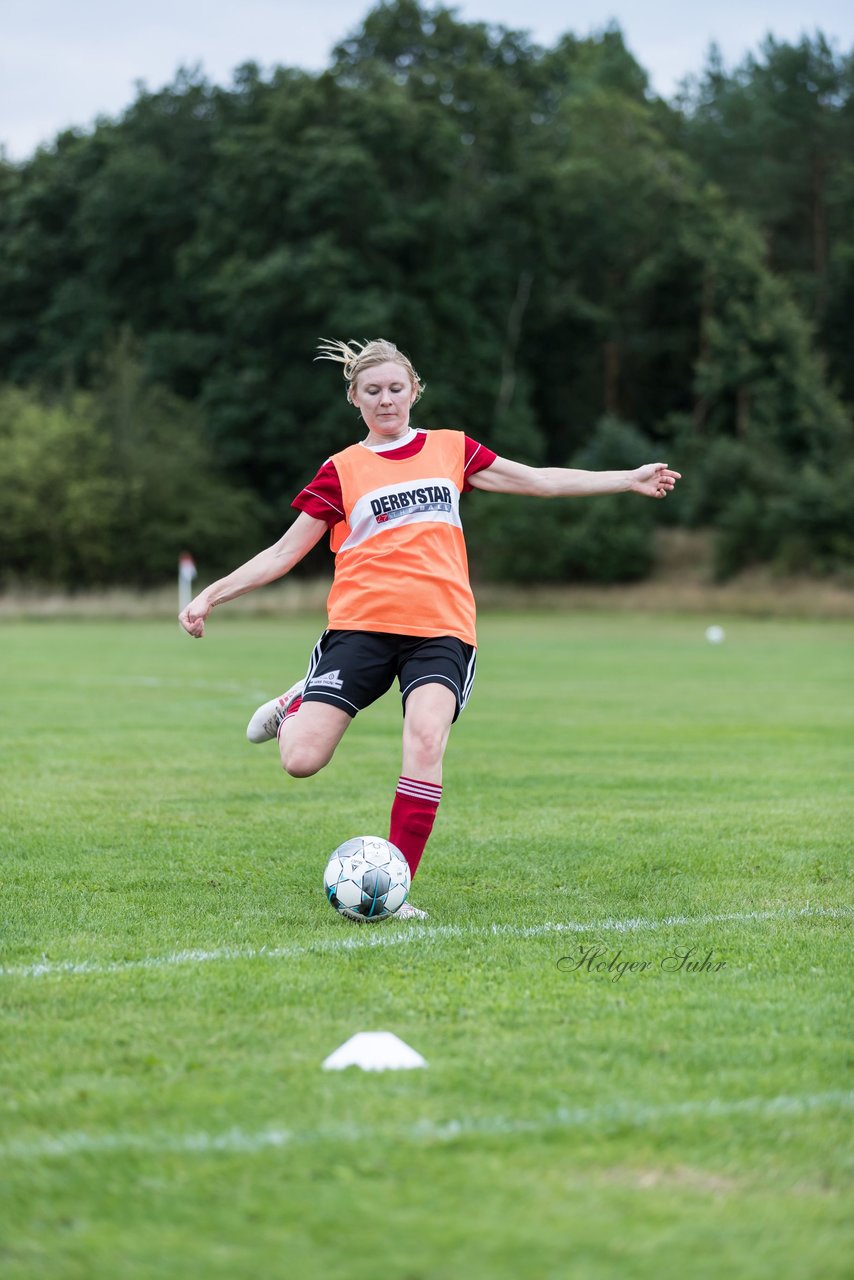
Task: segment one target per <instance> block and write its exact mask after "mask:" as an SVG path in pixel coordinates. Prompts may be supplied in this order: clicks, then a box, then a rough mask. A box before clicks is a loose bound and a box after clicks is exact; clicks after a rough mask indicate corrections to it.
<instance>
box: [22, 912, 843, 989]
mask: <svg viewBox="0 0 854 1280" xmlns="http://www.w3.org/2000/svg"><path fill="white" fill-rule="evenodd" d="M852 916H854V907H813V906H809V905H808V906H805V907H777V908H774V909H772V910H769V911H728V912H723V913H722V914H720V915H698V916H663V917H662V918H660V919H652V920H649V919H646V918H644V917H643V916H633V917H630V918H629V919H625V920H615V919H611V918H608V919H605V920H587V921H583V922H582V921H577V920H564V921H560V922H557V923H554V924H536V925H514V924H492V925H460V924H439V925H422V924H415V923H413V924H410V925H405V926H403V927H398V926H397V925H395V923H394V922H393V921H385V922H382V923H378V924H376V925H374V926H373V927H369V926H364V927H363V928H361V929H358V932H354V933H351V934H350V935H349V936H348V937H344V938H324V939H318V940H317V941H316V942H309V943H293V944H291V945H290V946H286V947H217V948H216V949H215V950H211V951H204V950H186V951H172V952H169V953H168V954H166V955H160V956H141V957H140V958H139V959H137V960H47V959H44V960H39V961H37V962H36V963H34V964H26V965H5V966H0V978H44V977H50V976H53V975H86V974H109V973H127V972H131V971H133V970H139V969H153V970H158V969H171V968H175V967H177V966H183V965H194V964H211V963H213V962H216V961H219V962H222V961H229V960H292V959H295V958H296V957H297V956H303V955H310V954H316V953H318V952H339V951H362V950H364V949H365V948H370V947H400V946H408V945H409V944H411V943H419V942H420V943H424V942H432V941H434V940H436V941H438V940H442V939H446V938H466V939H468V938H472V939H474V938H492V937H501V938H503V937H509V938H541V937H545V936H548V935H550V934H554V935H557V936H560V935H561V934H573V933H592V934H596V933H634V932H644V931H646V932H650V931H655V930H659V929H669V928H673V927H677V926H678V927H682V926H685V927H690V928H698V927H704V926H706V925H711V924H732V923H734V924H753V923H761V922H762V921H765V920H798V919H803V918H807V917H820V918H823V919H850V918H851V917H852Z"/></svg>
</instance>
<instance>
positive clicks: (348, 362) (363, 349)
mask: <svg viewBox="0 0 854 1280" xmlns="http://www.w3.org/2000/svg"><path fill="white" fill-rule="evenodd" d="M317 350H318V351H319V352H320V354H319V355H316V356H315V357H314V358H315V360H334V361H335V362H336V364H340V365H343V366H344V367H343V369H342V372H343V374H344V377H345V379H346V380H347V399H348V400H349V401H351V403H352V400H353V389H354V388H355V386H356V383H357V382H358V379H359V374H360V373H364V371H365V370H366V369H371V368H373V366H374V365H377V364H387V363H389V362H390V363H392V364H399V365H401V366H402V367H403V368H404V369H405V370H406V372H407V373H408V374H409V377H410V379H411V381H412V386H413V387H414V389H415V399H416V400H420V399H421V396H422V394H423V392H424V390H425V385H426V384H425V383H423V382H422V381H421V379H420V378H419V376H418V374H417V373H416V372H415V369H414V367H413V364H412V361H411V360H410V359H409V356H406V355H404V354H403V352H402V351H398V349H397V347H396V346H395V345H394V343H393V342H388V341H387V340H386V339H385V338H372V339H371V341H370V342H357V341H356V340H355V339H353V338H351V339H350V341H349V342H342V341H341V340H340V338H323V339H322V340H321V341H320V342H319V343H318V347H317ZM413 403H414V402H413Z"/></svg>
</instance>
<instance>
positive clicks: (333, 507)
mask: <svg viewBox="0 0 854 1280" xmlns="http://www.w3.org/2000/svg"><path fill="white" fill-rule="evenodd" d="M291 506H292V507H296V509H297V511H304V512H305V513H306V515H307V516H314V518H315V520H325V521H326V523H327V524H328V525H329V528H330V529H331V528H332V526H333V525H336V524H338V523H339V522H340V521H341V520H343V519H344V499H343V497H342V496H341V481H340V480H339V479H338V472H337V471H336V470H335V463H334V462H333V461H332V459H331V458H330V459H328V460H327V461H326V462H324V464H323V466H322V467H321V468H320V470H319V471H318V473H317V475H316V476H315V477H314V479H313V480H311V481H310V482H309V483H308V484H307V485H306V486H305V488H304V489H301V490H300V492H299V493H298V494H297V496H296V497H295V498H294V500H293V502H292V503H291Z"/></svg>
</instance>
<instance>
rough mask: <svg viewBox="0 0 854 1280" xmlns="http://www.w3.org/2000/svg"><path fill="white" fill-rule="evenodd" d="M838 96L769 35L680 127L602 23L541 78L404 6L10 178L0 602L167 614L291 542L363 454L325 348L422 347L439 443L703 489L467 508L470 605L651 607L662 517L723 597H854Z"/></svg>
mask: <svg viewBox="0 0 854 1280" xmlns="http://www.w3.org/2000/svg"><path fill="white" fill-rule="evenodd" d="M852 80H854V59H852V57H851V56H850V55H841V54H839V53H838V52H837V51H836V50H835V49H834V48H833V47H832V45H831V44H830V43H829V42H828V41H827V40H825V38H824V37H823V36H821V35H820V34H817V35H815V36H814V37H811V38H805V39H803V40H802V41H800V42H799V43H798V44H785V43H778V42H776V41H775V40H773V39H772V38H770V37H769V38H768V39H767V40H766V42H765V43H764V44H763V46H762V48H761V49H760V51H759V52H758V53H757V54H756V55H754V56H751V57H749V58H748V59H746V60H745V62H744V63H743V64H742V65H741V66H739V67H737V68H735V69H734V70H727V69H726V68H725V67H724V66H723V64H722V62H721V60H720V58H719V57H718V56H717V55H716V54H715V53H714V51H712V54H711V55H710V57H709V60H708V63H707V66H706V68H705V69H704V70H703V72H702V73H701V74H700V75H699V76H697V77H696V78H694V79H693V80H691V81H688V82H686V84H685V85H684V87H683V90H682V92H681V93H680V95H679V97H678V98H677V99H676V100H675V101H674V102H673V103H671V104H667V103H665V102H663V101H662V100H660V99H658V98H656V97H654V96H653V95H652V94H651V93H650V91H649V85H648V81H647V77H646V75H645V73H644V71H643V69H642V68H641V67H640V66H639V65H638V63H637V62H636V61H635V60H634V58H633V57H632V56H631V55H630V53H629V52H628V51H627V49H626V47H625V44H624V42H623V38H622V35H621V33H620V32H619V30H618V29H617V28H615V27H611V28H609V29H607V30H606V31H604V32H603V33H602V34H600V35H598V36H595V37H590V38H587V39H577V38H576V37H574V36H572V35H566V36H564V37H562V38H561V39H560V40H558V41H557V42H556V43H555V45H554V46H553V47H551V48H543V47H540V46H538V45H536V44H534V43H533V42H532V41H531V40H530V39H529V37H528V36H527V35H526V34H524V33H520V32H515V31H508V30H506V29H504V28H501V27H493V26H488V25H485V24H482V23H466V22H462V21H460V19H459V18H458V17H457V16H456V14H455V13H454V12H453V11H452V10H448V9H442V8H435V9H431V8H426V7H422V6H420V5H419V4H417V3H416V2H415V0H395V2H394V3H390V4H382V5H380V6H379V7H377V8H375V9H374V10H372V11H371V12H370V13H369V14H368V15H367V17H366V18H365V20H364V22H363V24H362V25H361V27H360V28H359V29H358V31H356V32H355V33H354V34H353V35H352V37H350V38H349V39H346V40H344V41H343V42H342V43H341V44H340V45H339V46H338V47H337V48H336V49H335V50H334V52H333V55H332V58H331V62H330V65H329V67H328V68H327V69H326V70H325V71H323V72H321V73H319V74H317V73H309V72H305V71H301V70H296V69H294V68H288V67H278V68H276V69H275V70H274V71H273V72H272V73H270V74H267V75H265V74H263V73H262V71H261V70H260V69H259V67H258V66H256V65H254V64H248V65H245V66H242V67H240V68H239V69H238V70H237V71H236V72H235V74H234V78H233V83H232V84H231V85H230V86H228V87H222V86H217V85H214V84H210V83H208V81H207V80H205V79H204V78H203V77H202V76H201V75H200V74H197V73H194V72H192V71H182V72H180V73H179V74H178V76H177V77H176V79H175V81H174V83H173V84H172V85H170V86H169V87H167V88H165V89H162V90H159V91H157V92H150V91H148V90H146V89H144V88H141V89H140V90H139V92H138V94H137V97H136V99H135V101H134V102H133V103H132V104H131V105H130V106H129V107H128V109H127V111H126V112H125V113H124V114H123V115H122V116H121V118H119V119H115V120H102V121H100V122H99V123H98V124H97V126H96V127H95V128H94V129H92V130H90V131H88V132H87V131H80V130H69V131H66V132H64V133H62V134H60V135H59V136H58V137H57V138H56V139H55V140H54V142H53V143H52V144H51V145H50V146H47V147H44V148H41V149H39V150H38V151H37V152H36V153H35V154H34V155H33V156H32V157H31V158H30V159H29V160H27V161H26V162H24V163H21V164H12V163H9V162H6V161H2V162H0V297H2V300H3V301H2V309H0V382H2V384H3V385H2V389H0V444H1V445H2V448H0V481H2V485H3V492H4V506H5V507H6V516H5V519H4V521H3V522H2V524H0V566H2V568H0V572H2V575H3V579H4V580H5V581H6V582H7V583H8V582H12V581H20V580H36V581H43V582H61V583H65V584H68V585H71V586H79V585H91V584H97V583H106V582H113V581H123V582H140V583H145V582H153V581H158V580H160V579H162V578H163V577H164V576H165V575H166V574H171V573H172V571H173V569H174V564H175V559H176V555H177V552H178V550H180V549H181V548H183V547H185V546H186V547H189V548H190V549H191V550H193V551H194V552H195V553H196V555H197V557H198V558H201V559H202V561H203V562H204V565H205V572H217V571H219V570H220V569H224V568H226V567H228V566H229V565H230V564H232V563H233V562H234V560H235V559H236V558H239V557H242V556H243V555H244V554H245V553H248V552H249V551H250V550H252V549H255V548H257V546H259V545H261V543H262V542H264V541H269V540H271V539H272V538H274V537H276V536H277V535H278V534H279V533H280V532H281V530H282V528H283V527H284V525H285V524H286V523H288V522H289V521H290V519H291V512H290V501H291V498H292V496H293V495H294V493H295V492H296V491H297V490H298V489H299V487H300V486H301V485H302V484H303V483H305V482H306V481H307V480H308V479H309V478H310V476H311V475H312V474H313V472H314V470H315V469H316V467H317V466H318V465H319V463H320V462H321V461H322V460H323V459H324V458H325V457H327V456H328V455H329V454H330V453H332V452H334V451H335V450H336V449H339V448H342V447H344V446H345V445H346V444H348V443H350V442H351V441H352V439H353V438H354V430H355V428H356V424H355V422H354V421H353V418H352V411H351V410H350V409H349V407H348V406H347V405H346V404H345V401H344V397H343V383H342V382H341V380H340V378H338V377H337V375H336V372H335V370H334V369H333V368H332V367H331V366H322V365H321V366H312V363H311V361H312V356H313V353H314V348H315V345H316V342H317V339H318V338H319V337H323V336H328V335H332V336H342V337H374V336H380V335H381V336H386V337H391V338H392V339H393V340H395V341H396V342H397V343H398V345H399V346H401V347H402V348H403V349H405V350H406V351H407V352H409V354H410V355H411V356H412V358H413V360H414V361H415V364H416V367H417V368H418V369H419V372H420V373H421V374H422V376H423V377H424V378H425V380H426V382H427V383H428V392H427V395H426V397H425V399H424V401H423V402H422V404H421V405H419V407H418V410H417V414H416V415H415V420H416V421H417V423H418V424H419V425H424V426H447V427H455V428H460V429H463V430H465V431H466V432H467V433H468V434H470V435H473V436H475V437H476V438H479V439H481V440H483V441H484V442H485V443H486V444H488V445H490V446H491V447H492V448H495V449H496V450H498V451H499V452H501V453H505V454H507V455H509V456H513V457H516V458H520V459H522V460H525V461H530V462H535V463H544V464H545V463H548V464H554V465H576V466H591V467H597V466H606V467H611V466H614V467H623V466H634V465H637V464H638V463H639V462H641V461H646V460H648V459H650V458H653V457H661V458H664V459H666V460H667V461H668V462H669V463H670V464H671V465H674V466H677V467H678V469H679V470H681V471H683V472H684V474H685V481H684V484H683V487H682V491H681V494H680V496H679V498H678V500H674V501H673V502H672V503H668V504H662V506H661V507H659V506H654V504H643V503H629V502H628V501H627V500H625V499H623V500H622V501H621V502H620V505H619V508H618V514H617V511H616V510H615V508H614V506H613V503H612V500H602V501H601V502H597V503H590V504H585V503H562V504H542V503H539V504H536V503H529V502H526V501H525V500H509V499H504V500H502V501H500V502H494V501H491V500H490V498H489V496H488V495H481V494H478V495H476V496H474V497H472V498H471V499H470V500H468V501H467V505H466V509H465V514H466V517H467V525H468V527H469V529H470V533H471V537H470V543H471V548H472V559H473V562H474V568H475V572H476V573H477V574H478V575H479V576H481V577H492V578H496V579H501V578H511V579H517V580H524V581H532V580H540V581H565V580H578V579H592V580H600V581H623V580H628V579H631V578H638V577H642V576H643V575H644V574H645V573H647V572H648V570H649V568H650V565H651V563H652V558H653V550H652V547H653V541H652V534H653V531H654V526H655V524H656V522H658V521H671V522H677V523H681V524H686V525H690V526H694V527H709V528H712V529H714V530H715V538H716V564H717V570H718V572H719V574H720V575H721V576H725V575H727V574H731V573H734V572H737V571H738V570H740V569H741V568H743V567H745V566H746V565H749V564H751V563H755V562H773V563H775V564H776V565H778V566H779V567H781V568H783V569H788V570H799V571H810V572H816V573H832V572H836V571H839V570H840V569H841V568H842V567H843V566H845V565H846V564H850V562H851V553H852V550H854V514H852V513H854V504H852V503H851V502H850V497H849V495H850V493H851V491H852V487H854V450H852V441H853V440H854V430H852V413H851V407H852V401H854V362H852V360H851V357H850V353H851V351H852V349H854V332H852V329H854V306H852V303H854V219H852V216H851V213H852V207H854V164H852V159H851V157H852V155H854V96H852ZM618 501H619V500H618ZM311 563H312V565H313V564H314V563H315V561H314V560H313V561H312V562H311ZM309 567H311V566H309Z"/></svg>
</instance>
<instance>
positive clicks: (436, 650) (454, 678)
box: [302, 631, 477, 720]
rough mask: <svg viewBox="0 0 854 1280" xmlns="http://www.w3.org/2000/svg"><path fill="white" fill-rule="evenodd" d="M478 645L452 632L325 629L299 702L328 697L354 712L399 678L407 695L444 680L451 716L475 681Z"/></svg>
mask: <svg viewBox="0 0 854 1280" xmlns="http://www.w3.org/2000/svg"><path fill="white" fill-rule="evenodd" d="M476 658H477V650H476V649H475V648H474V647H473V646H472V645H470V644H464V643H463V641H462V640H458V639H457V637H456V636H401V635H390V634H389V633H388V632H385V631H324V633H323V635H322V636H321V637H320V639H319V640H318V642H317V644H316V645H315V646H314V652H313V653H312V655H311V661H310V662H309V664H308V671H307V673H306V678H305V690H304V692H303V695H302V699H303V702H328V703H329V704H330V705H331V706H333V707H341V708H342V710H344V711H346V712H347V714H348V715H350V716H355V715H357V714H358V712H359V711H363V710H364V709H365V707H369V706H370V705H371V703H372V702H376V700H377V699H378V698H381V697H382V696H383V694H384V693H387V692H388V690H389V689H390V688H391V686H392V684H393V683H394V679H395V677H397V679H398V681H399V683H400V696H401V701H402V703H403V710H404V713H405V712H406V699H407V698H408V697H409V695H410V693H411V692H412V690H413V689H415V688H417V686H418V685H420V684H444V685H447V686H448V688H449V689H450V690H451V691H452V692H453V694H454V697H455V698H456V700H457V709H456V711H455V712H454V719H455V720H456V718H457V716H458V715H459V714H460V712H461V711H462V709H463V707H464V706H465V705H466V703H467V702H468V698H469V694H470V693H471V689H472V685H473V684H474V673H475V661H476Z"/></svg>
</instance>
